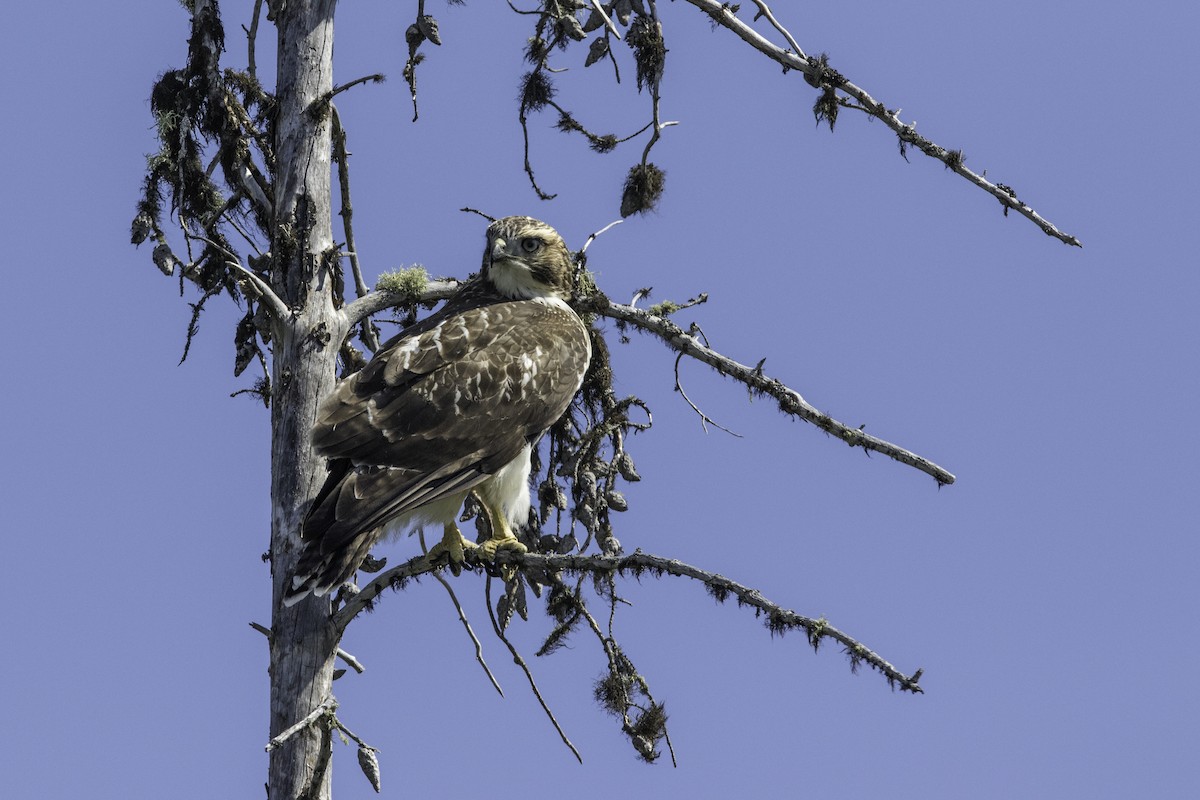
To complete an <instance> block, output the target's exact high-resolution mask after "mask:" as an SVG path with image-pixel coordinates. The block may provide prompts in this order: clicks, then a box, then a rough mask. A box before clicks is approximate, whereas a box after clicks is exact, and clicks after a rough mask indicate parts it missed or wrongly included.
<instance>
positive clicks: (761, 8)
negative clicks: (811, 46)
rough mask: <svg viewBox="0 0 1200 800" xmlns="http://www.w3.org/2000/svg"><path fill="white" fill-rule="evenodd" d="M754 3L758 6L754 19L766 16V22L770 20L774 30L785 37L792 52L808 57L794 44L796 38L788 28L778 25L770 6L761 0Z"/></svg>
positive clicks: (755, 0)
mask: <svg viewBox="0 0 1200 800" xmlns="http://www.w3.org/2000/svg"><path fill="white" fill-rule="evenodd" d="M754 5H756V6H758V14H756V15H755V19H758V17H760V16H761V17H766V19H767V22H770V23H771V25H772V26H773V27H774V28H775V30H777V31H779V33H780V34H782V36H783V38H784V39H787V43H788V44H789V45H790V46H791V48H792V52H794V53H795V54H796V55H798V56H800V57H801V58H808V55H807V54H806V53H805V52H804V51H803V50H801V49H800V45H798V44H796V40H795V39H793V38H792V34H790V33H788V29H787V28H785V27H783V26H782V25H780V24H779V20H777V19H775V15H774V14H772V13H771V8H770V6H768V5H767V4H766V3H764V2H763V1H762V0H754Z"/></svg>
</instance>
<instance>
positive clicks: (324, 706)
mask: <svg viewBox="0 0 1200 800" xmlns="http://www.w3.org/2000/svg"><path fill="white" fill-rule="evenodd" d="M337 707H338V701H337V700H336V699H334V698H332V697H330V698H327V699H326V700H325V701H324V702H322V703H321V704H320V705H319V706H317V707H316V708H314V709H313V710H312V712H310V713H309V715H308V716H307V717H305V718H304V719H302V720H300V721H299V722H297V723H296V724H295V725H293V726H292V727H290V728H288V729H287V730H285V731H283V732H282V733H280V734H279V735H278V736H275V737H272V739H271V741H269V742H267V747H266V750H267V752H268V753H269V752H271V751H272V750H274V749H275V748H276V747H279V745H281V744H283V743H284V742H286V741H287V740H288V739H290V738H292V737H293V736H295V735H296V734H297V733H299V732H300V731H302V730H304V729H305V728H307V727H308V726H309V725H312V724H314V723H315V722H316V721H317V720H319V719H321V718H322V717H327V716H329V715H331V714H333V712H334V711H336V710H337Z"/></svg>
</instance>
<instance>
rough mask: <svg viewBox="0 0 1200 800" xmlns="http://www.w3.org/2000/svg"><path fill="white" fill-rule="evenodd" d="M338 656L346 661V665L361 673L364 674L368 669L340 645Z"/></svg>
mask: <svg viewBox="0 0 1200 800" xmlns="http://www.w3.org/2000/svg"><path fill="white" fill-rule="evenodd" d="M337 657H338V658H340V659H341V660H342V661H344V662H346V666H347V667H349V668H350V669H352V670H354V671H355V672H357V673H358V674H359V675H362V674H363V673H364V672H366V671H367V668H366V667H364V666H363V664H362V662H361V661H359V660H358V659H357V658H355V657H354V656H352V655H350V654H349V653H347V652H346V651H345V650H343V649H342V648H340V647H339V648H338V649H337Z"/></svg>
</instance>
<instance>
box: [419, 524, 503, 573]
mask: <svg viewBox="0 0 1200 800" xmlns="http://www.w3.org/2000/svg"><path fill="white" fill-rule="evenodd" d="M478 547H479V545H477V544H475V543H474V542H472V541H470V540H469V539H467V538H466V537H465V536H463V535H462V532H461V531H459V529H458V526H457V525H454V524H450V525H446V526H445V527H444V528H443V532H442V540H441V541H440V542H438V543H437V544H435V545H434V546H433V547H431V548H429V552H428V553H426V554H425V560H426V561H428V562H429V563H430V564H436V563H438V562H439V561H441V560H442V559H445V560H447V561H448V562H449V564H450V571H451V572H453V573H454V574H455V575H458V574H460V573H461V572H462V565H463V562H464V561H466V560H467V552H469V551H474V550H476V549H477V548H478ZM493 557H495V556H494V553H493Z"/></svg>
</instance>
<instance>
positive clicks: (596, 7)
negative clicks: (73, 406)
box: [514, 0, 621, 40]
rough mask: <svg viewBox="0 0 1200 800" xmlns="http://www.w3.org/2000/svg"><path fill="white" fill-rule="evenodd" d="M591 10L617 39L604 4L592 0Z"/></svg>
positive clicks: (618, 35)
mask: <svg viewBox="0 0 1200 800" xmlns="http://www.w3.org/2000/svg"><path fill="white" fill-rule="evenodd" d="M514 10H515V9H514ZM592 10H594V11H595V12H596V13H597V14H598V15H599V16H600V19H602V20H604V27H606V28H608V30H609V31H610V32H611V33H612V35H613V36H615V37H617V39H618V40H619V39H620V38H621V32H620V31H619V30H617V26H616V25H614V24H613V21H612V19H610V18H609V16H608V14H606V13H604V6H602V5H600V0H592Z"/></svg>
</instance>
